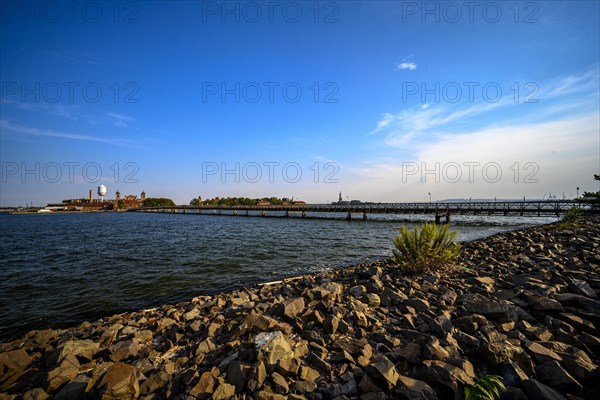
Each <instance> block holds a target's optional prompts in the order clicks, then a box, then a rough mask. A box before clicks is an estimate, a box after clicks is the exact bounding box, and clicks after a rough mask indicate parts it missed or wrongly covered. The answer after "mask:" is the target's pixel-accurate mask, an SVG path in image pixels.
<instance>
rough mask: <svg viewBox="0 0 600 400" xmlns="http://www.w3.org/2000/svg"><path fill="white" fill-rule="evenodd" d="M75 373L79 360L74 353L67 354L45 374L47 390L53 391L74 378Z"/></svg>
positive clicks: (77, 370) (77, 371)
mask: <svg viewBox="0 0 600 400" xmlns="http://www.w3.org/2000/svg"><path fill="white" fill-rule="evenodd" d="M77 374H79V361H77V358H76V357H75V356H74V355H72V354H68V355H67V356H66V357H65V358H63V360H62V361H61V362H60V364H59V365H58V366H57V367H56V368H53V369H51V370H50V371H48V375H47V376H46V382H47V386H46V389H47V391H48V392H53V391H55V390H56V389H58V388H60V387H61V386H62V385H63V384H65V383H66V382H68V381H70V380H73V379H75V377H76V376H77Z"/></svg>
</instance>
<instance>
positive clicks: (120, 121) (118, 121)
mask: <svg viewBox="0 0 600 400" xmlns="http://www.w3.org/2000/svg"><path fill="white" fill-rule="evenodd" d="M107 115H108V116H109V117H110V118H111V119H112V122H113V124H114V125H115V126H118V127H119V128H122V127H126V126H129V124H131V123H132V122H134V121H135V118H133V117H129V116H127V115H122V114H115V113H111V112H109V113H107Z"/></svg>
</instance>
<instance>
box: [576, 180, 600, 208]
mask: <svg viewBox="0 0 600 400" xmlns="http://www.w3.org/2000/svg"><path fill="white" fill-rule="evenodd" d="M594 179H595V180H597V181H600V175H597V174H594ZM577 201H579V202H582V203H600V191H597V192H583V196H582V197H580V198H578V199H577Z"/></svg>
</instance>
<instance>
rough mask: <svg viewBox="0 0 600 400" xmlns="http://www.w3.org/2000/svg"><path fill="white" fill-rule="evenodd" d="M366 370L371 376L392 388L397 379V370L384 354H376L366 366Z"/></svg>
mask: <svg viewBox="0 0 600 400" xmlns="http://www.w3.org/2000/svg"><path fill="white" fill-rule="evenodd" d="M366 369H367V372H369V374H371V376H372V377H373V378H375V379H376V380H378V381H379V382H381V383H382V384H385V385H386V386H387V388H388V389H392V388H393V387H394V386H395V385H396V382H397V381H398V372H397V371H396V367H395V366H394V364H393V363H392V362H391V361H390V360H389V359H388V358H387V357H385V356H377V357H375V358H374V359H373V360H372V361H371V364H369V365H368V366H367V368H366Z"/></svg>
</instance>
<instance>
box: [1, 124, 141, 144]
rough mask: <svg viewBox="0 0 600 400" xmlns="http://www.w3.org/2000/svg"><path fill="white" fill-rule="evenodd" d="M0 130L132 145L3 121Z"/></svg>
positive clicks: (117, 140)
mask: <svg viewBox="0 0 600 400" xmlns="http://www.w3.org/2000/svg"><path fill="white" fill-rule="evenodd" d="M0 130H7V131H10V132H14V133H19V134H23V135H31V136H44V137H52V138H59V139H68V140H77V141H88V142H99V143H106V144H112V145H120V146H127V145H131V144H132V143H133V142H132V141H131V140H128V139H122V138H109V137H101V136H93V135H85V134H79V133H68V132H61V131H54V130H50V129H38V128H32V127H27V126H23V125H18V124H13V123H11V122H9V121H8V120H5V119H2V120H0Z"/></svg>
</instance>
